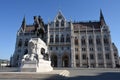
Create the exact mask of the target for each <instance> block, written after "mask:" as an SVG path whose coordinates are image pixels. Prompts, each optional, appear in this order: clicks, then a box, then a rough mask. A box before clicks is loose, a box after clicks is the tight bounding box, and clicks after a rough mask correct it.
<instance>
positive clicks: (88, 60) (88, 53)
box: [86, 26, 90, 68]
mask: <svg viewBox="0 0 120 80" xmlns="http://www.w3.org/2000/svg"><path fill="white" fill-rule="evenodd" d="M86 45H87V67H88V68H90V52H89V43H88V33H87V26H86Z"/></svg>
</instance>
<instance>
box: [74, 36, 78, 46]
mask: <svg viewBox="0 0 120 80" xmlns="http://www.w3.org/2000/svg"><path fill="white" fill-rule="evenodd" d="M74 43H75V45H78V38H77V37H75V40H74Z"/></svg>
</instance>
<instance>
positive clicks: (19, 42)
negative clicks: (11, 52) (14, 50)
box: [18, 39, 22, 47]
mask: <svg viewBox="0 0 120 80" xmlns="http://www.w3.org/2000/svg"><path fill="white" fill-rule="evenodd" d="M21 46H22V39H20V40H19V41H18V47H21Z"/></svg>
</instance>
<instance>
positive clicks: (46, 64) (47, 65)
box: [36, 59, 53, 72]
mask: <svg viewBox="0 0 120 80" xmlns="http://www.w3.org/2000/svg"><path fill="white" fill-rule="evenodd" d="M52 70H53V68H52V66H51V61H46V60H43V59H41V60H40V61H39V63H38V66H37V71H36V72H50V71H52Z"/></svg>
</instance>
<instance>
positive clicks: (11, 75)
mask: <svg viewBox="0 0 120 80" xmlns="http://www.w3.org/2000/svg"><path fill="white" fill-rule="evenodd" d="M67 77H69V71H67V70H53V71H51V72H46V73H38V72H0V79H11V80H12V79H40V80H42V79H47V80H56V79H66V78H67Z"/></svg>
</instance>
